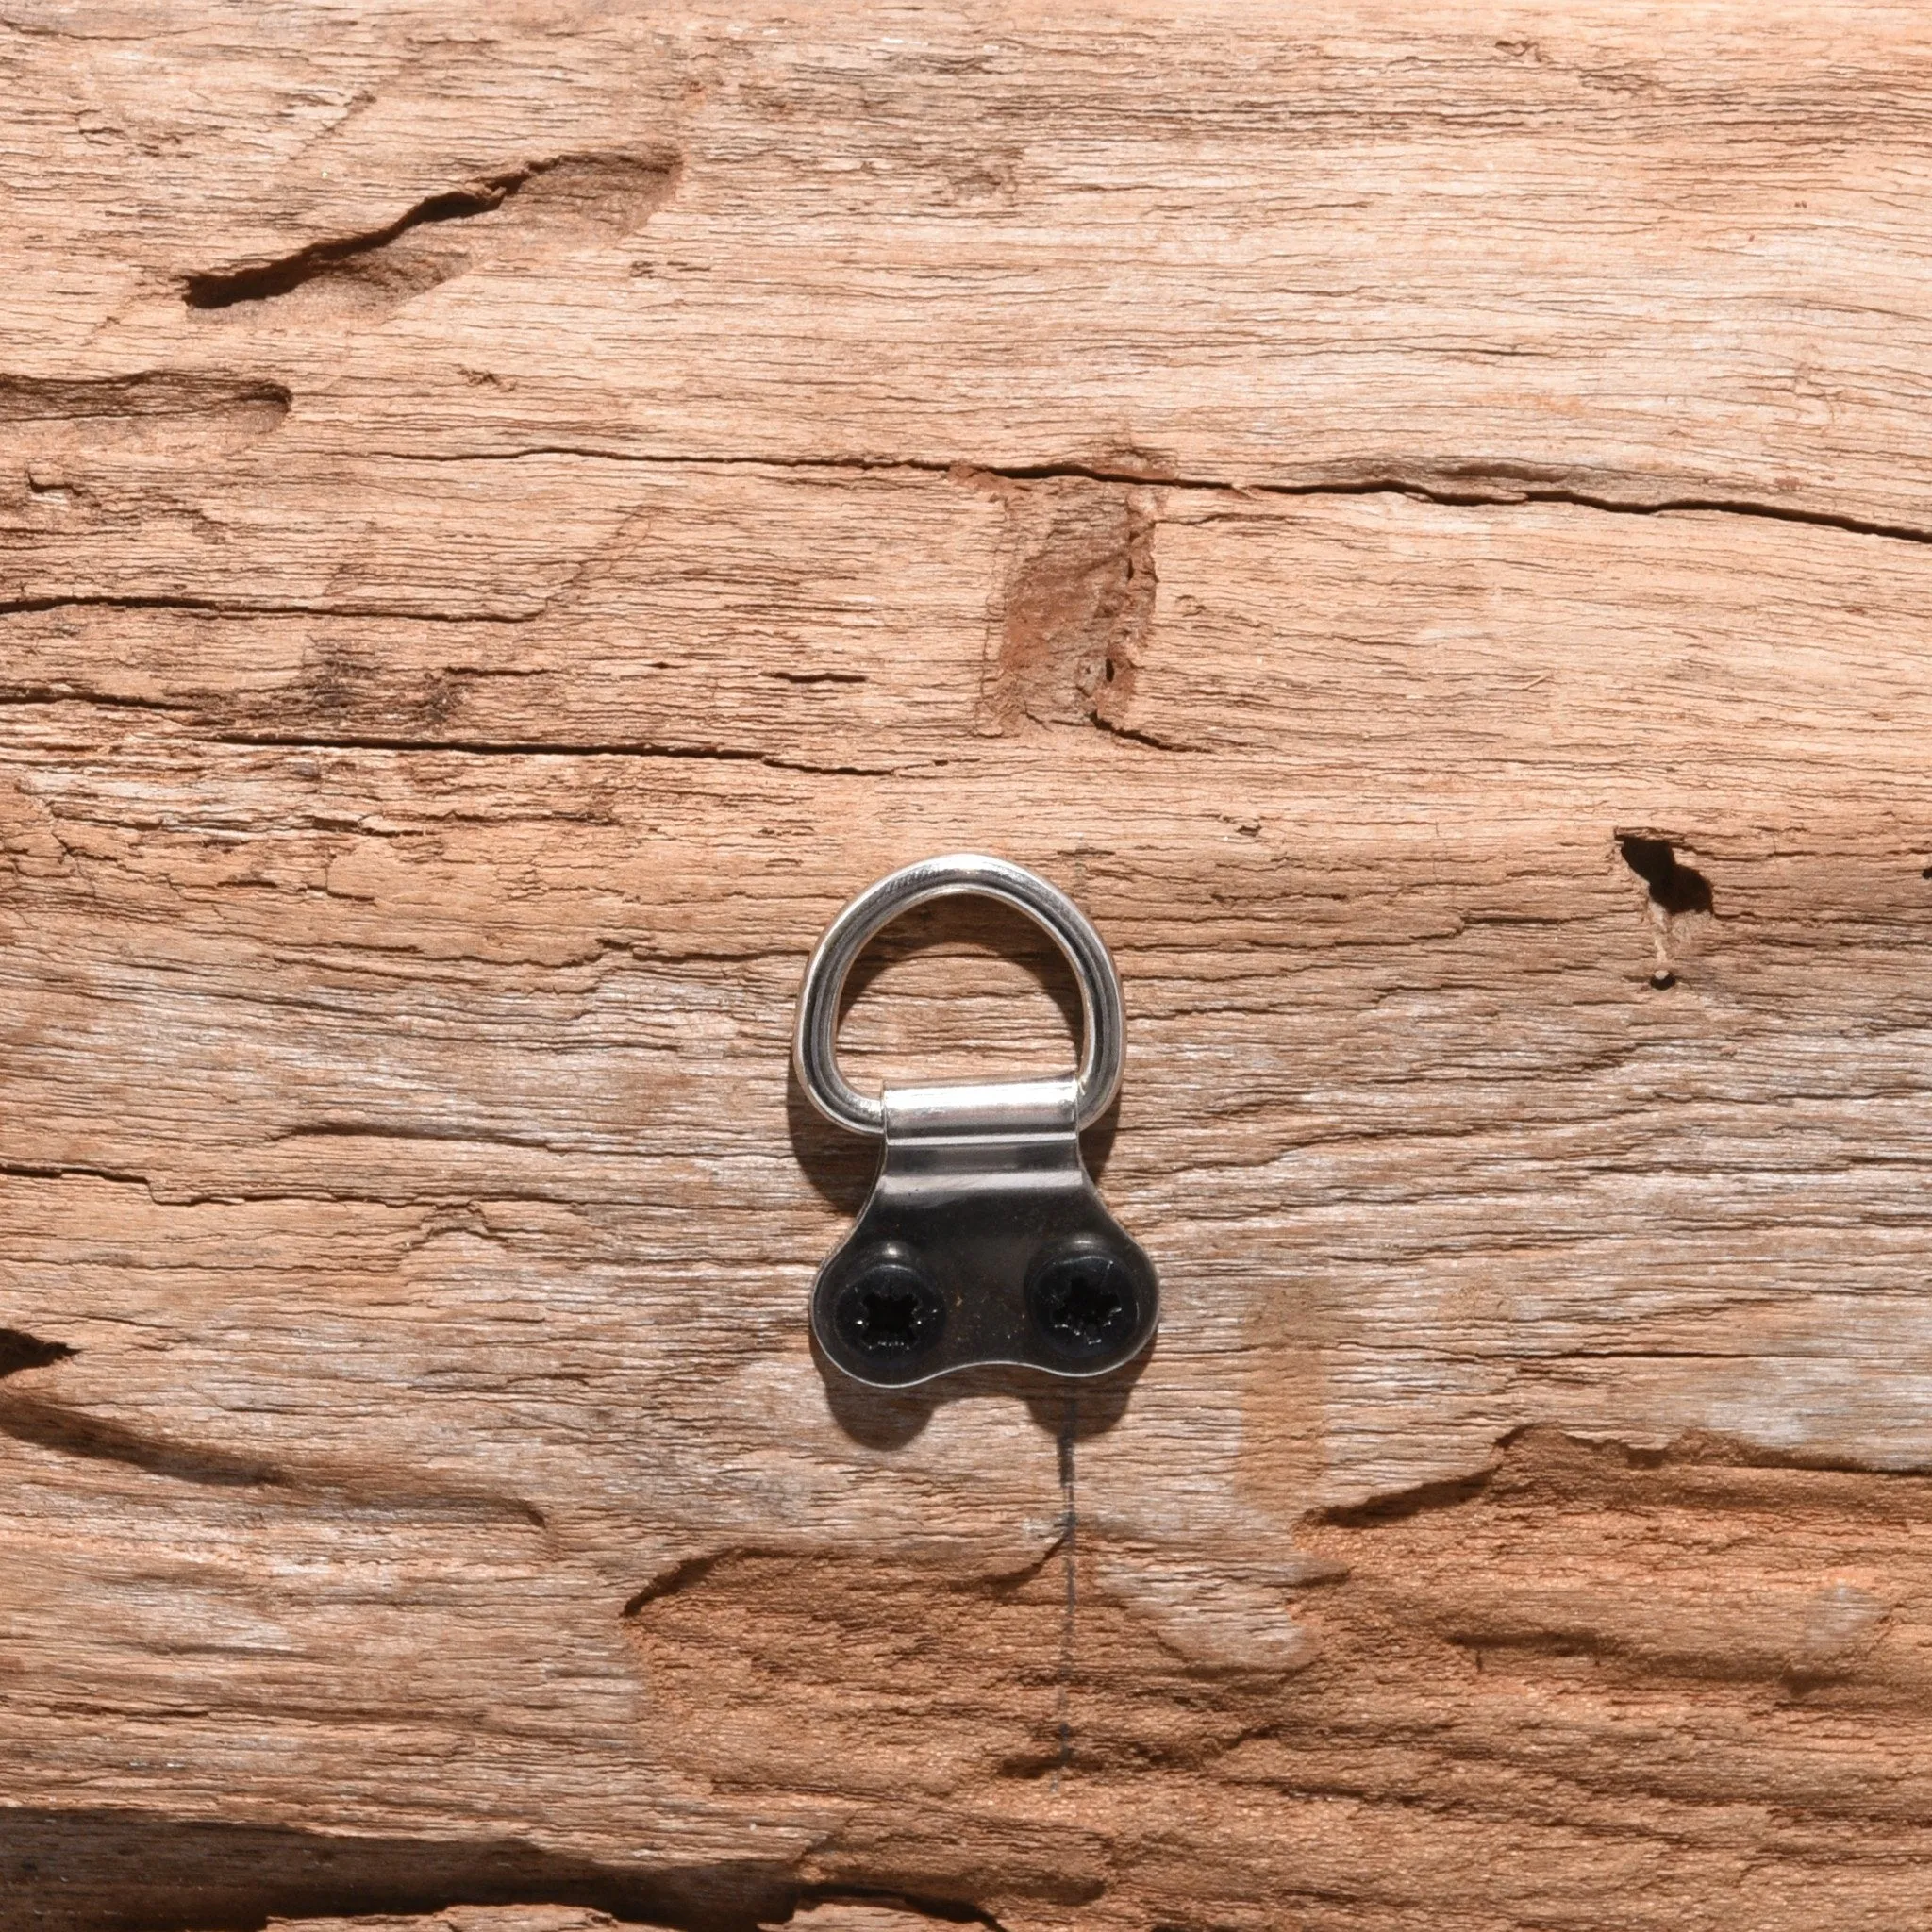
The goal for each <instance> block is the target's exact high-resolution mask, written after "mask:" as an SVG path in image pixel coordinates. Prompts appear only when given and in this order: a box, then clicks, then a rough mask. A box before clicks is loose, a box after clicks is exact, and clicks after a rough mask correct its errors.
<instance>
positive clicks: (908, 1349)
mask: <svg viewBox="0 0 1932 1932" xmlns="http://www.w3.org/2000/svg"><path fill="white" fill-rule="evenodd" d="M832 1322H833V1325H834V1326H835V1327H836V1328H837V1329H838V1331H839V1337H840V1340H841V1341H843V1342H844V1343H845V1345H846V1346H847V1347H848V1348H850V1349H851V1350H852V1351H853V1352H854V1353H855V1354H857V1355H860V1356H863V1357H866V1359H867V1360H869V1361H875V1362H896V1361H909V1360H911V1359H912V1357H915V1356H921V1355H924V1353H925V1352H926V1350H927V1349H929V1348H930V1347H931V1346H932V1345H933V1343H934V1342H935V1341H938V1340H939V1337H940V1330H941V1328H943V1327H944V1326H945V1324H946V1309H945V1304H944V1303H943V1302H941V1300H940V1298H939V1296H938V1295H937V1294H936V1293H935V1292H934V1291H933V1289H932V1285H931V1284H930V1283H929V1282H928V1281H927V1280H926V1278H925V1277H924V1275H923V1274H920V1273H919V1271H918V1270H917V1269H915V1268H912V1267H910V1266H908V1264H907V1263H906V1262H904V1261H893V1260H884V1261H875V1262H874V1263H873V1265H872V1266H871V1267H869V1268H866V1269H864V1270H862V1271H861V1272H860V1273H859V1274H856V1275H854V1276H853V1278H852V1279H851V1280H850V1281H848V1282H847V1283H846V1284H845V1286H844V1287H843V1288H842V1289H841V1290H840V1291H839V1298H838V1301H837V1303H836V1304H835V1305H834V1307H833V1311H832Z"/></svg>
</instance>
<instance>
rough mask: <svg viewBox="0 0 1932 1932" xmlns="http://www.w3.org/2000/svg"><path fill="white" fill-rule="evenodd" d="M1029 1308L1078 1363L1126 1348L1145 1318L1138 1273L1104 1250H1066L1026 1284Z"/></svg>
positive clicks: (1040, 1326) (1048, 1336) (1043, 1331)
mask: <svg viewBox="0 0 1932 1932" xmlns="http://www.w3.org/2000/svg"><path fill="white" fill-rule="evenodd" d="M1026 1306H1027V1308H1028V1310H1029V1312H1030V1313H1031V1314H1032V1317H1033V1323H1034V1326H1035V1327H1037V1328H1038V1329H1039V1330H1040V1331H1041V1334H1042V1335H1044V1336H1045V1337H1046V1340H1047V1341H1048V1342H1049V1343H1050V1344H1051V1345H1052V1346H1053V1348H1054V1349H1055V1350H1057V1351H1058V1353H1059V1354H1061V1355H1064V1356H1069V1357H1074V1358H1075V1359H1089V1360H1091V1359H1092V1358H1093V1357H1097V1356H1102V1355H1106V1354H1107V1353H1108V1351H1109V1350H1112V1349H1116V1348H1118V1347H1120V1345H1121V1344H1122V1343H1123V1342H1124V1341H1126V1339H1127V1338H1128V1336H1130V1335H1131V1334H1132V1333H1133V1332H1134V1329H1135V1327H1136V1325H1137V1324H1138V1323H1139V1320H1140V1314H1141V1297H1140V1293H1139V1291H1137V1289H1136V1288H1135V1285H1134V1276H1133V1274H1132V1273H1131V1272H1130V1271H1129V1269H1128V1268H1127V1266H1126V1264H1125V1262H1124V1261H1122V1260H1121V1259H1119V1257H1116V1256H1114V1255H1110V1254H1109V1253H1108V1251H1107V1250H1106V1249H1105V1248H1101V1247H1084V1246H1083V1247H1078V1248H1074V1249H1071V1250H1066V1251H1063V1252H1061V1253H1060V1254H1058V1255H1057V1256H1055V1257H1053V1258H1052V1259H1051V1260H1049V1261H1047V1262H1046V1263H1045V1265H1044V1266H1042V1267H1041V1268H1040V1269H1039V1270H1037V1271H1036V1273H1035V1274H1034V1276H1033V1278H1032V1280H1030V1281H1029V1282H1028V1283H1027V1284H1026Z"/></svg>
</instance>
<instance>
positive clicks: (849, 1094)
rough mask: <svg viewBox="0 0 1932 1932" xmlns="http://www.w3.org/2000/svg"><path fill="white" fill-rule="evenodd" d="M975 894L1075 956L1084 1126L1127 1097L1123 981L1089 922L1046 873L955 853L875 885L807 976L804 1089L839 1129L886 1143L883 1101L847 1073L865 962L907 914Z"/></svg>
mask: <svg viewBox="0 0 1932 1932" xmlns="http://www.w3.org/2000/svg"><path fill="white" fill-rule="evenodd" d="M966 893H973V894H976V895H977V896H978V897H980V898H982V899H998V900H1000V901H1002V902H1003V903H1004V904H1006V905H1008V906H1011V907H1012V908H1015V910H1017V911H1020V912H1024V913H1025V914H1026V915H1027V917H1028V918H1029V919H1031V920H1033V921H1034V923H1035V924H1038V925H1039V926H1041V928H1042V929H1043V930H1044V931H1045V932H1046V934H1047V936H1048V938H1050V939H1051V940H1052V941H1053V942H1054V943H1055V945H1057V946H1058V948H1059V949H1060V951H1061V952H1062V953H1063V954H1064V955H1065V956H1066V961H1067V964H1068V965H1069V966H1071V967H1072V968H1073V969H1074V982H1075V984H1076V985H1078V987H1079V989H1080V1018H1081V1031H1082V1034H1083V1036H1084V1039H1083V1043H1082V1046H1081V1049H1080V1071H1079V1073H1078V1074H1075V1076H1074V1085H1075V1088H1076V1089H1077V1092H1078V1115H1079V1124H1080V1125H1081V1126H1083V1127H1091V1125H1092V1124H1093V1123H1094V1122H1095V1121H1097V1120H1098V1119H1099V1118H1100V1116H1101V1115H1102V1114H1104V1113H1105V1112H1106V1111H1107V1109H1108V1107H1110V1106H1111V1105H1112V1104H1113V1097H1114V1095H1115V1094H1116V1093H1117V1092H1118V1091H1120V1084H1121V1060H1122V1039H1123V1036H1124V1033H1125V1031H1126V1019H1125V1014H1124V1009H1123V1007H1122V1004H1121V980H1120V974H1118V973H1116V972H1115V971H1114V964H1113V957H1112V955H1111V954H1109V953H1108V950H1107V946H1106V943H1105V942H1104V941H1102V939H1101V937H1100V935H1099V934H1098V933H1097V932H1095V931H1094V930H1093V927H1092V925H1091V924H1090V923H1089V921H1088V919H1087V915H1086V914H1085V913H1084V912H1082V911H1081V910H1080V908H1078V907H1077V906H1075V905H1074V902H1073V901H1072V900H1071V899H1070V898H1068V897H1067V895H1066V894H1065V893H1064V892H1063V891H1060V890H1059V888H1058V886H1050V885H1048V884H1047V882H1046V881H1045V880H1044V879H1043V878H1041V877H1040V875H1039V874H1037V873H1030V872H1028V871H1027V870H1026V869H1025V868H1024V866H1019V865H1014V864H1012V863H1011V862H1010V861H1009V860H1008V859H1004V858H987V857H985V856H984V855H983V854H981V853H977V852H955V853H951V854H949V855H947V856H946V857H945V858H922V859H920V860H919V862H918V863H917V864H915V865H908V866H902V867H901V868H900V869H899V871H897V872H895V873H891V874H888V875H887V876H886V877H884V878H882V879H881V880H879V882H878V883H877V884H876V885H875V886H868V887H867V888H866V889H865V891H862V892H861V893H859V895H858V898H856V899H855V900H853V901H852V903H851V904H850V905H849V906H847V907H846V908H845V909H844V911H842V912H841V913H840V915H839V916H838V918H836V919H835V920H833V922H832V923H831V924H830V925H829V926H827V927H826V928H825V936H824V939H822V940H821V941H819V943H818V948H817V950H816V951H815V952H814V953H813V954H812V956H811V964H810V965H808V967H807V968H806V969H805V985H804V987H803V989H802V990H801V991H800V992H799V995H798V1037H797V1040H796V1041H795V1042H794V1044H793V1047H792V1058H793V1063H794V1064H795V1065H796V1067H797V1069H798V1081H799V1085H800V1086H802V1087H803V1088H804V1089H805V1091H806V1093H807V1095H808V1097H809V1098H810V1100H811V1103H812V1105H813V1106H814V1107H816V1108H818V1110H819V1111H820V1112H821V1113H822V1114H824V1116H825V1118H826V1119H827V1120H829V1121H832V1122H834V1123H835V1124H838V1125H839V1126H841V1127H843V1128H845V1129H846V1130H847V1131H848V1132H850V1133H854V1134H883V1133H884V1132H885V1131H886V1109H885V1105H884V1103H883V1101H879V1100H868V1099H867V1098H866V1096H865V1095H864V1094H862V1093H860V1092H858V1091H857V1090H856V1089H855V1088H854V1087H853V1086H852V1085H851V1084H850V1082H848V1081H847V1080H846V1078H845V1076H844V1074H841V1072H840V1071H839V1051H838V1033H839V999H840V995H841V994H842V993H843V991H845V981H846V978H847V976H848V975H849V974H850V973H851V971H852V968H853V965H854V964H855V962H856V961H857V960H858V956H859V954H861V953H862V952H864V951H865V949H866V946H867V945H868V944H869V943H870V942H871V941H872V940H873V939H874V937H875V936H876V935H877V934H879V933H880V932H882V931H883V930H884V929H885V928H886V927H887V926H888V925H890V924H891V923H892V921H893V920H895V919H897V918H898V917H899V915H900V914H901V913H904V912H909V911H911V910H912V908H914V907H915V906H924V905H926V904H927V903H928V902H929V901H931V900H934V899H949V898H956V897H959V896H961V895H963V894H966Z"/></svg>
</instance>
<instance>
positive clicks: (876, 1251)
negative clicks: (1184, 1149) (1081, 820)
mask: <svg viewBox="0 0 1932 1932" xmlns="http://www.w3.org/2000/svg"><path fill="white" fill-rule="evenodd" d="M956 893H976V894H979V895H980V896H982V897H985V898H991V899H997V900H1000V901H1002V902H1003V903H1004V904H1006V905H1008V906H1011V907H1013V908H1016V909H1017V910H1019V911H1021V912H1024V913H1025V914H1026V915H1027V916H1028V917H1029V918H1031V919H1033V920H1034V921H1035V922H1036V923H1037V924H1040V925H1041V927H1043V928H1044V929H1045V931H1046V932H1047V934H1048V935H1049V936H1050V937H1051V938H1052V940H1053V941H1054V943H1055V944H1056V945H1058V947H1059V949H1060V951H1061V952H1062V953H1064V954H1065V955H1066V958H1067V961H1068V964H1069V965H1071V966H1072V967H1073V969H1074V979H1075V981H1076V982H1077V983H1078V985H1079V988H1080V1006H1081V1011H1082V1014H1083V1016H1084V1023H1085V1024H1084V1027H1083V1040H1082V1044H1081V1052H1080V1066H1079V1071H1078V1072H1077V1074H1073V1075H1071V1076H1069V1075H1065V1074H1062V1075H1059V1076H1058V1077H1055V1078H1050V1079H1041V1080H1018V1081H1008V1082H1003V1083H998V1084H991V1083H989V1084H983V1085H969V1086H949V1087H902V1088H888V1089H887V1090H886V1091H885V1092H884V1093H883V1094H881V1095H880V1097H879V1098H878V1099H876V1100H869V1099H867V1098H866V1097H865V1096H864V1095H863V1094H861V1093H858V1091H855V1090H854V1089H853V1088H852V1086H851V1085H850V1084H849V1083H848V1082H847V1081H846V1079H845V1077H844V1076H843V1074H841V1073H840V1071H839V1061H838V1053H837V1044H836V1038H835V1036H836V1034H837V1030H838V1017H839V997H840V994H841V991H842V990H843V987H844V984H845V979H846V975H847V974H849V973H850V972H851V970H852V966H853V963H854V961H855V960H857V958H858V956H859V954H860V953H861V952H862V951H863V950H864V949H865V946H866V943H867V941H870V940H871V939H872V938H873V937H874V934H876V933H877V932H878V931H879V930H880V929H881V928H882V927H883V926H885V925H886V924H889V923H890V922H891V920H893V919H895V918H897V917H898V915H899V914H900V913H902V912H905V911H908V910H909V909H910V908H912V907H914V906H920V905H924V903H925V902H926V901H928V900H931V899H940V898H945V897H948V896H950V895H952V894H956ZM1124 1032H1125V1027H1124V1014H1123V1008H1122V1002H1121V988H1120V978H1119V975H1118V974H1116V973H1115V971H1114V965H1113V960H1112V958H1110V957H1109V956H1108V950H1107V947H1106V945H1105V944H1104V943H1103V942H1102V941H1101V938H1100V935H1099V934H1098V933H1097V932H1095V931H1094V929H1093V927H1092V926H1091V924H1089V923H1088V921H1087V919H1086V917H1085V915H1084V914H1082V912H1081V911H1080V909H1079V908H1078V907H1076V906H1075V905H1074V903H1073V901H1072V900H1071V899H1069V898H1068V897H1067V896H1066V894H1065V893H1063V892H1061V891H1058V889H1057V888H1055V887H1053V886H1050V885H1048V884H1047V882H1046V881H1045V880H1044V879H1042V878H1040V877H1038V876H1036V875H1035V874H1032V873H1030V872H1027V871H1025V870H1024V869H1023V868H1022V867H1020V866H1017V865H1013V864H1010V863H1008V861H1007V860H1005V859H1001V858H984V857H982V856H980V855H978V854H975V853H956V854H954V855H952V856H950V857H948V858H928V859H922V860H921V861H920V862H919V863H918V864H916V865H908V866H907V867H905V868H904V869H903V870H902V871H899V872H895V873H893V874H891V875H890V876H889V877H886V878H883V879H881V880H880V881H879V882H878V883H877V884H876V885H874V886H872V887H869V888H868V889H867V890H866V891H863V892H861V893H860V894H859V895H858V898H856V899H854V900H853V901H852V903H851V904H850V905H849V906H847V907H846V908H845V909H844V910H843V911H842V912H841V913H840V914H839V916H838V917H837V918H836V919H835V920H834V921H833V922H832V924H831V925H830V926H829V927H828V928H827V929H826V932H825V935H824V939H822V940H821V941H819V945H818V948H817V950H816V951H815V952H814V953H813V955H812V958H811V963H810V965H809V966H808V968H807V969H806V975H805V984H804V987H803V988H802V989H801V991H800V993H799V1001H798V1030H797V1036H796V1043H795V1047H794V1060H795V1064H796V1066H797V1070H798V1078H799V1083H800V1085H802V1086H803V1087H804V1089H805V1091H806V1092H807V1094H808V1095H809V1097H810V1099H811V1101H812V1104H813V1105H814V1106H815V1107H816V1108H818V1109H819V1110H820V1112H822V1113H823V1114H824V1115H825V1116H826V1117H827V1118H828V1119H830V1120H832V1121H835V1122H836V1123H837V1124H839V1125H840V1126H842V1127H845V1128H848V1129H849V1130H850V1131H852V1132H853V1133H858V1134H874V1135H881V1136H883V1138H884V1141H885V1147H884V1150H883V1153H882V1156H881V1158H880V1163H879V1173H878V1178H877V1179H876V1181H875V1182H874V1185H873V1191H872V1194H871V1197H870V1198H869V1199H868V1200H867V1202H866V1204H865V1206H864V1208H862V1209H861V1210H860V1212H859V1216H858V1221H857V1222H856V1223H855V1224H853V1227H852V1231H851V1232H850V1234H848V1235H847V1236H846V1238H845V1240H844V1241H841V1243H840V1245H839V1247H838V1248H837V1249H836V1250H835V1251H834V1252H833V1254H832V1256H831V1257H830V1258H829V1259H828V1260H827V1261H826V1262H825V1264H824V1267H823V1268H821V1269H820V1270H819V1276H818V1282H817V1285H816V1286H815V1287H814V1289H813V1291H812V1332H813V1334H814V1336H815V1337H816V1338H817V1340H818V1342H819V1346H820V1348H821V1349H822V1350H823V1351H824V1354H825V1356H826V1357H828V1358H829V1359H830V1360H831V1361H832V1363H833V1364H834V1365H835V1366H836V1367H838V1368H839V1369H841V1370H842V1371H843V1372H844V1373H845V1374H849V1375H852V1376H854V1377H856V1378H857V1379H858V1380H859V1381H861V1382H869V1383H872V1384H874V1386H878V1387H888V1388H899V1387H904V1386H906V1385H907V1384H908V1383H914V1382H924V1381H928V1380H930V1379H931V1378H932V1377H933V1376H935V1375H942V1374H948V1373H950V1372H951V1371H953V1370H956V1369H964V1368H971V1367H978V1366H984V1365H988V1364H1007V1365H1009V1366H1017V1367H1024V1368H1032V1369H1040V1370H1043V1371H1045V1372H1046V1373H1047V1374H1055V1375H1072V1376H1082V1377H1085V1376H1091V1375H1099V1374H1106V1373H1107V1372H1108V1370H1110V1369H1115V1368H1118V1367H1120V1366H1121V1364H1122V1363H1124V1362H1125V1361H1128V1360H1130V1359H1131V1358H1132V1357H1134V1356H1136V1355H1138V1354H1139V1353H1140V1352H1141V1349H1143V1348H1144V1347H1146V1345H1147V1343H1148V1342H1149V1341H1151V1340H1152V1339H1153V1335H1154V1330H1155V1325H1156V1323H1157V1321H1158V1313H1159V1285H1158V1281H1157V1279H1156V1276H1155V1273H1154V1266H1153V1263H1152V1262H1150V1261H1149V1260H1148V1258H1147V1257H1146V1255H1145V1254H1144V1253H1143V1252H1142V1251H1141V1247H1140V1246H1139V1245H1138V1243H1136V1242H1135V1241H1133V1240H1132V1239H1131V1238H1130V1237H1129V1236H1128V1235H1127V1233H1126V1231H1125V1229H1124V1228H1123V1227H1122V1226H1121V1224H1120V1223H1119V1222H1117V1221H1116V1220H1115V1219H1114V1218H1113V1216H1112V1215H1111V1214H1109V1213H1108V1210H1107V1208H1106V1207H1105V1206H1104V1205H1103V1203H1102V1202H1101V1199H1100V1196H1099V1195H1098V1194H1097V1193H1096V1192H1095V1191H1094V1188H1093V1183H1092V1181H1091V1180H1090V1179H1089V1178H1088V1174H1087V1169H1086V1164H1085V1162H1084V1160H1083V1159H1082V1158H1081V1153H1080V1129H1081V1127H1083V1126H1085V1125H1088V1124H1090V1123H1091V1122H1092V1121H1094V1120H1096V1119H1098V1118H1099V1116H1100V1115H1101V1114H1103V1113H1104V1112H1106V1110H1107V1108H1108V1105H1109V1104H1110V1103H1111V1102H1112V1100H1113V1096H1114V1093H1115V1091H1117V1090H1118V1088H1119V1086H1120V1079H1121V1066H1122V1058H1123V1047H1124Z"/></svg>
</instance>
